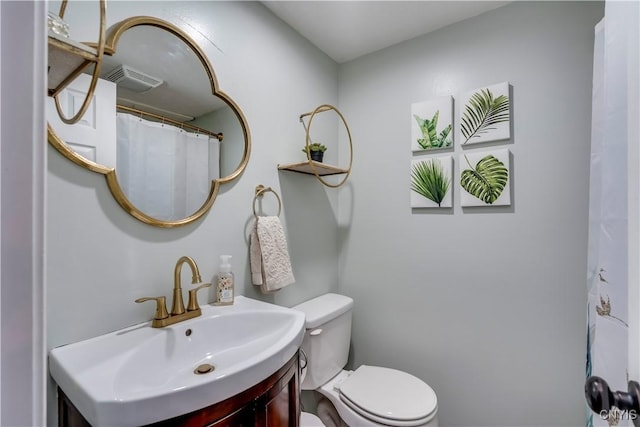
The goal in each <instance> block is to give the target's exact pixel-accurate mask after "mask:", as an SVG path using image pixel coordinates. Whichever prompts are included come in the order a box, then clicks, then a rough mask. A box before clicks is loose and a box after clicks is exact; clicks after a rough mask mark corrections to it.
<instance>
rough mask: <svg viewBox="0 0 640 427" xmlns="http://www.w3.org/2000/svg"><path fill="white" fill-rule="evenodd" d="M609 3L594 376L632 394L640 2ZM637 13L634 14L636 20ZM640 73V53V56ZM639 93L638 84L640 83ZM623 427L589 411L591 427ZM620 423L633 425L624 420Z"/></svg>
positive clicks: (593, 308)
mask: <svg viewBox="0 0 640 427" xmlns="http://www.w3.org/2000/svg"><path fill="white" fill-rule="evenodd" d="M634 3H635V2H617V1H608V2H607V3H606V5H605V18H604V19H603V20H602V21H601V22H600V23H599V24H598V25H597V26H596V29H595V46H594V64H593V65H594V72H593V106H592V134H591V176H590V200H589V249H588V251H589V252H588V278H587V283H588V289H589V295H588V349H587V372H586V374H587V377H589V376H592V375H597V376H599V377H602V378H604V379H605V380H606V381H607V382H608V384H609V386H610V387H611V389H612V390H623V391H626V390H627V366H628V360H627V359H628V313H627V302H628V301H627V300H628V298H627V294H628V262H629V261H628V258H629V256H628V238H629V236H628V214H627V207H628V171H627V158H628V148H629V146H630V144H638V141H637V140H635V141H632V140H630V138H629V135H630V132H629V129H630V128H629V126H630V125H631V123H630V122H629V120H635V121H636V122H635V123H637V120H638V118H637V117H636V118H635V119H634V118H633V117H631V116H630V115H629V108H628V105H629V99H630V98H629V97H630V96H635V97H636V98H635V102H636V105H637V96H638V94H637V93H635V94H634V93H632V92H633V91H632V90H631V89H630V86H629V82H630V81H631V80H630V79H629V77H632V75H628V73H629V72H630V71H631V72H633V71H632V70H633V62H632V61H630V58H633V55H631V56H630V55H629V52H632V49H636V51H637V49H638V40H637V25H638V5H637V4H634ZM634 14H635V17H634ZM635 61H636V65H635V73H637V54H636V56H635ZM636 89H637V85H636ZM609 425H616V423H615V422H614V421H612V420H608V419H606V417H600V416H599V415H598V414H594V413H593V412H591V411H588V415H587V426H609ZM617 425H619V426H631V425H632V424H631V422H630V421H629V420H624V419H623V420H619V423H617Z"/></svg>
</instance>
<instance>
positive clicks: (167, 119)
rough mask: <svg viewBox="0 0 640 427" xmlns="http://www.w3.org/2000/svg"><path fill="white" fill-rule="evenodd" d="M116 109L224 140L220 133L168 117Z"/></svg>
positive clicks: (126, 108) (125, 108)
mask: <svg viewBox="0 0 640 427" xmlns="http://www.w3.org/2000/svg"><path fill="white" fill-rule="evenodd" d="M116 108H117V109H118V110H122V111H126V112H129V113H133V114H139V115H141V116H143V115H144V116H149V117H153V118H154V119H158V120H162V122H163V123H164V122H167V123H171V124H173V125H176V126H179V127H181V128H183V129H189V130H192V131H195V132H199V133H203V134H205V135H209V136H211V137H213V138H216V139H217V140H218V141H222V139H223V138H224V135H223V134H222V132H220V133H215V132H211V131H210V130H206V129H202V128H200V127H198V126H193V125H190V124H188V123H183V122H179V121H177V120H173V119H170V118H169V117H164V116H161V115H160V114H154V113H149V112H147V111H143V110H139V109H137V108H133V107H127V106H126V105H121V104H117V105H116Z"/></svg>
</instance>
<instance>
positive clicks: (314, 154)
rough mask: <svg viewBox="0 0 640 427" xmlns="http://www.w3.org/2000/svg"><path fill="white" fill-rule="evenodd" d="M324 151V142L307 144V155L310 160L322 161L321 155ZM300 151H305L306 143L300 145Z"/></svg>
mask: <svg viewBox="0 0 640 427" xmlns="http://www.w3.org/2000/svg"><path fill="white" fill-rule="evenodd" d="M325 151H327V147H326V146H325V145H324V144H320V143H319V142H313V143H311V144H309V157H310V158H311V160H315V161H316V162H321V163H322V157H323V156H324V152H325ZM302 152H303V153H306V152H307V146H306V145H305V146H304V147H302Z"/></svg>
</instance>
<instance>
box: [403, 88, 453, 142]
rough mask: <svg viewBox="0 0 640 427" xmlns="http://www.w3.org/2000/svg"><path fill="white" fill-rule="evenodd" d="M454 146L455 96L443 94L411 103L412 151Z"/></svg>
mask: <svg viewBox="0 0 640 427" xmlns="http://www.w3.org/2000/svg"><path fill="white" fill-rule="evenodd" d="M452 146H453V98H452V97H451V96H443V97H438V98H434V99H431V100H428V101H422V102H417V103H414V104H411V151H414V152H415V151H426V150H438V149H442V148H449V147H452Z"/></svg>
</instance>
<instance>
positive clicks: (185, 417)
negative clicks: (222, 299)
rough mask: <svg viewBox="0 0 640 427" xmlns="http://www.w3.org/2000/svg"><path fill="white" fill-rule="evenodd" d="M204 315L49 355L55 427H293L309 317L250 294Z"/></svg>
mask: <svg viewBox="0 0 640 427" xmlns="http://www.w3.org/2000/svg"><path fill="white" fill-rule="evenodd" d="M201 309H202V315H201V316H199V317H196V318H194V319H188V320H185V321H182V322H179V323H176V324H172V325H169V326H166V327H152V322H145V323H142V324H138V325H133V326H130V327H127V328H124V329H121V330H118V331H115V332H111V333H108V334H105V335H101V336H98V337H95V338H91V339H88V340H85V341H80V342H77V343H73V344H68V345H65V346H61V347H57V348H54V349H53V350H51V352H50V353H49V371H50V373H51V376H52V378H53V380H54V381H55V383H56V384H57V386H58V424H59V426H60V427H67V426H68V427H70V426H74V427H75V426H90V425H91V426H95V427H100V426H109V427H110V426H143V425H154V426H213V425H215V426H297V425H298V418H299V414H300V403H299V390H300V388H299V385H300V379H299V377H300V376H299V372H298V371H299V365H298V351H299V348H300V345H301V344H302V339H303V336H304V314H303V313H302V312H300V311H297V310H292V309H289V308H285V307H280V306H277V305H274V304H269V303H265V302H262V301H257V300H253V299H251V298H246V297H244V296H238V297H236V300H235V303H234V304H233V305H231V306H213V305H206V306H203V307H201Z"/></svg>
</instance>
